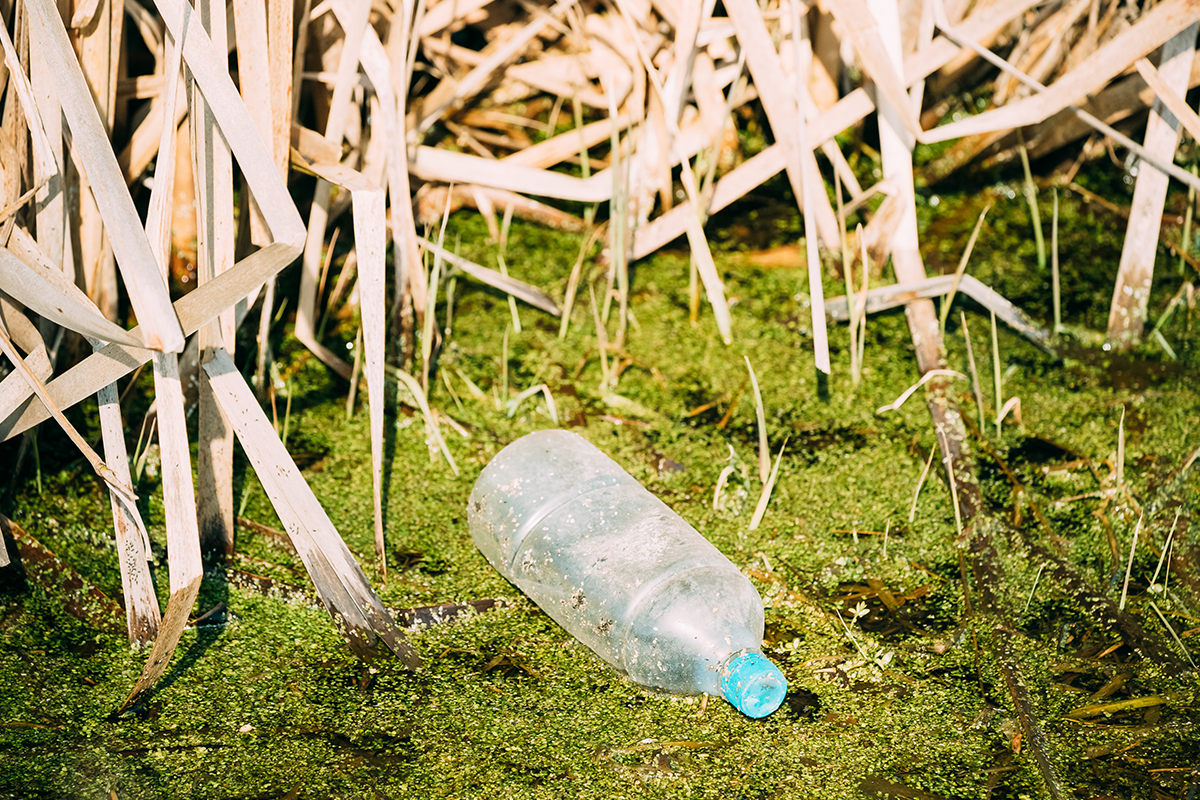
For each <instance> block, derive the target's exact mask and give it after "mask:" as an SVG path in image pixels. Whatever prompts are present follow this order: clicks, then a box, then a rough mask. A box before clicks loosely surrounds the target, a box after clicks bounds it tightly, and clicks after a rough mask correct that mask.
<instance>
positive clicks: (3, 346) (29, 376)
mask: <svg viewBox="0 0 1200 800" xmlns="http://www.w3.org/2000/svg"><path fill="white" fill-rule="evenodd" d="M0 353H3V354H4V355H5V356H7V357H8V360H9V361H10V362H12V365H13V367H14V368H15V370H16V372H17V373H18V374H19V375H20V376H21V377H22V378H23V379H24V380H25V382H26V383H27V384H28V385H29V388H30V389H31V390H32V392H33V393H34V394H35V395H36V396H37V397H38V399H39V400H41V401H42V403H43V404H44V405H45V406H46V407H47V408H49V410H50V413H51V415H53V417H54V419H55V421H56V422H57V423H58V424H59V426H60V427H61V428H62V429H63V432H64V433H66V434H67V438H69V439H70V440H71V443H72V444H74V445H75V446H76V447H77V448H79V452H80V453H82V454H83V457H84V458H85V459H87V461H88V463H89V464H91V466H92V469H93V470H95V472H96V474H97V475H99V476H100V479H101V480H103V481H104V482H105V483H106V484H107V485H108V486H109V488H110V489H112V490H113V491H115V492H117V493H118V494H119V495H120V496H121V498H122V499H123V500H125V501H126V502H129V503H134V502H136V501H137V495H136V494H135V493H134V491H133V489H132V488H131V487H130V486H129V485H128V484H126V483H124V482H123V481H121V480H120V478H118V477H117V475H116V473H114V472H113V471H112V469H110V468H109V466H108V465H107V464H105V463H104V461H103V460H102V459H101V458H100V456H99V455H97V454H96V451H95V450H93V449H92V447H91V445H89V444H88V443H87V442H86V441H85V440H84V438H83V436H81V435H80V433H79V431H77V430H76V429H75V426H73V425H72V424H71V423H70V422H69V421H68V420H67V418H66V417H65V416H63V413H62V411H61V410H60V409H59V408H57V407H56V406H55V405H54V403H53V401H52V400H51V399H50V395H49V393H48V392H47V390H46V385H45V384H44V383H43V382H42V380H41V379H40V378H38V376H37V373H36V372H34V370H33V368H32V367H30V365H29V364H28V363H26V361H25V359H24V358H22V357H21V354H20V353H19V352H18V351H17V349H16V347H15V346H14V345H13V343H12V340H11V339H10V338H9V334H8V332H7V331H6V330H3V329H2V328H0Z"/></svg>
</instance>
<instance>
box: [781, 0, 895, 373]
mask: <svg viewBox="0 0 1200 800" xmlns="http://www.w3.org/2000/svg"><path fill="white" fill-rule="evenodd" d="M789 6H790V8H791V12H792V49H793V50H794V51H795V56H796V69H795V82H796V107H797V109H799V111H798V113H797V114H796V147H797V148H798V149H799V151H800V154H801V156H802V157H801V159H800V174H801V176H802V178H801V186H800V190H801V192H802V195H803V198H804V199H803V200H802V201H801V203H800V207H801V208H802V209H803V213H804V245H805V255H806V258H805V261H806V262H807V264H808V296H809V302H810V303H811V304H812V337H813V351H814V358H815V362H816V367H817V370H818V371H820V372H823V373H825V374H826V375H828V374H829V334H828V333H827V331H826V330H825V288H824V287H823V286H822V285H821V258H820V256H819V254H818V253H817V237H816V231H817V225H816V213H815V208H814V206H815V205H816V203H815V201H814V194H815V193H816V192H817V190H818V184H820V186H819V189H820V191H821V193H822V195H824V190H825V185H824V183H823V182H822V181H821V179H820V173H819V172H817V170H816V169H815V167H816V159H815V158H812V159H810V158H807V157H806V156H809V155H811V153H812V150H811V149H809V146H808V123H807V121H806V120H805V113H804V100H805V97H806V95H807V91H806V90H805V88H804V87H805V82H806V81H807V70H805V68H804V66H805V65H804V63H803V56H804V53H805V50H806V48H805V47H803V46H801V45H802V39H801V37H802V36H803V30H802V28H801V24H800V0H791V3H790V4H789ZM809 60H811V54H810V58H809ZM900 92H901V93H903V92H904V89H903V88H901V89H900ZM810 160H811V161H812V164H811V166H810V164H809V161H810ZM838 202H839V204H840V203H841V197H840V196H839V198H838ZM826 205H828V200H826ZM838 230H839V233H841V232H842V225H840V224H839V225H838ZM840 238H841V237H840V235H839V240H840ZM826 245H827V246H828V247H829V248H830V249H833V242H828V241H827V242H826ZM854 344H855V346H856V345H857V342H855V343H854ZM855 361H857V353H856V354H855ZM855 366H857V364H856V365H855Z"/></svg>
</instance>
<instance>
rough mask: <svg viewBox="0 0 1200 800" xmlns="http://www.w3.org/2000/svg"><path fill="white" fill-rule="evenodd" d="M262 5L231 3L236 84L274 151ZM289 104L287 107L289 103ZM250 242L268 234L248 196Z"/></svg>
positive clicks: (250, 0)
mask: <svg viewBox="0 0 1200 800" xmlns="http://www.w3.org/2000/svg"><path fill="white" fill-rule="evenodd" d="M266 5H267V4H266V3H264V2H261V1H260V2H254V0H233V19H234V25H235V26H236V30H237V40H238V42H239V43H240V46H239V47H238V49H237V54H238V84H239V86H240V88H241V90H242V98H243V99H244V100H245V102H246V110H247V111H249V112H250V117H251V119H253V120H254V127H255V128H257V129H258V133H259V135H260V136H261V137H262V139H263V141H264V142H266V143H268V147H270V148H271V149H272V150H274V142H273V136H274V125H275V114H274V110H275V102H276V100H275V98H274V97H273V94H274V92H273V89H274V85H273V83H272V77H271V56H272V55H273V54H272V52H271V46H270V44H269V43H268V39H267V7H266ZM289 105H290V104H289ZM250 198H251V199H250V202H251V206H250V226H251V236H250V238H251V241H253V242H254V243H256V244H262V245H265V244H266V243H267V242H268V241H269V237H270V232H269V231H268V230H267V226H266V221H265V220H264V219H263V216H262V210H261V209H259V207H258V202H257V201H256V200H255V199H254V195H253V193H251V195H250Z"/></svg>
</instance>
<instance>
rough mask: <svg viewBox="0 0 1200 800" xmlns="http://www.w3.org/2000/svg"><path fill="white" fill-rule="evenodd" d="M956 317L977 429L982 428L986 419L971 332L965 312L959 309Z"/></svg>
mask: <svg viewBox="0 0 1200 800" xmlns="http://www.w3.org/2000/svg"><path fill="white" fill-rule="evenodd" d="M958 318H959V320H960V321H961V322H962V331H963V341H965V342H966V343H967V366H969V367H970V368H971V389H972V390H973V391H974V394H975V406H976V408H977V409H978V410H979V430H984V429H986V427H987V421H986V420H985V418H984V416H983V388H982V387H981V386H980V385H979V370H977V369H976V368H975V350H974V348H972V347H971V332H970V331H969V330H967V314H966V312H964V311H959V312H958Z"/></svg>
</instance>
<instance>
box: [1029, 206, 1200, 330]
mask: <svg viewBox="0 0 1200 800" xmlns="http://www.w3.org/2000/svg"><path fill="white" fill-rule="evenodd" d="M1188 191H1189V192H1191V193H1192V194H1195V192H1196V190H1195V189H1193V188H1190V187H1189V189H1188ZM1191 210H1192V207H1191V206H1190V205H1189V206H1188V214H1189V215H1190V214H1191ZM1184 230H1187V228H1186V226H1185V227H1184ZM1050 290H1051V291H1052V292H1053V295H1054V332H1055V333H1056V334H1058V333H1062V293H1061V289H1060V287H1059V282H1058V187H1057V186H1056V187H1054V213H1053V216H1052V217H1051V218H1050Z"/></svg>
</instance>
